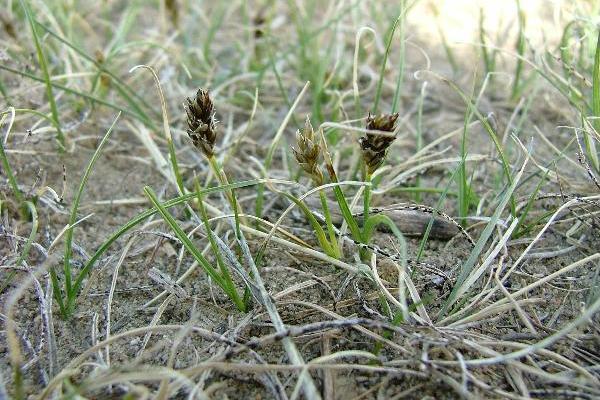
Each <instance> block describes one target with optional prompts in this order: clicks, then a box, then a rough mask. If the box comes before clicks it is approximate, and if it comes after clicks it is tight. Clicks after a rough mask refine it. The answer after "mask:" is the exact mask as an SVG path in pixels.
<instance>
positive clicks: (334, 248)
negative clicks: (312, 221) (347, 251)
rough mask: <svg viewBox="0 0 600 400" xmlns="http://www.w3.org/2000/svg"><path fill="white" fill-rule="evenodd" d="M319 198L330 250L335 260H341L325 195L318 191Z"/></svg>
mask: <svg viewBox="0 0 600 400" xmlns="http://www.w3.org/2000/svg"><path fill="white" fill-rule="evenodd" d="M319 197H320V198H321V208H322V209H323V214H324V215H325V224H327V232H328V233H329V241H330V242H331V249H332V251H333V252H334V254H335V258H341V256H342V253H341V250H340V246H339V244H338V241H337V237H336V236H335V230H334V229H333V222H332V221H331V213H330V212H329V206H328V205H327V198H326V197H325V193H324V192H323V191H320V192H319Z"/></svg>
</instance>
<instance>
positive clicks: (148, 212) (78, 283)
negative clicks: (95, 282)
mask: <svg viewBox="0 0 600 400" xmlns="http://www.w3.org/2000/svg"><path fill="white" fill-rule="evenodd" d="M263 182H264V180H261V179H252V180H249V181H241V182H236V183H232V184H229V185H227V186H217V187H212V188H208V189H204V190H203V191H202V194H203V195H206V194H209V193H213V192H219V191H223V190H228V189H234V188H243V187H248V186H254V185H258V184H260V183H263ZM195 196H196V193H187V194H185V195H183V196H179V197H176V198H174V199H172V200H169V201H167V202H165V203H163V207H164V208H165V209H168V208H171V207H174V206H177V205H179V204H183V203H185V202H187V201H189V200H191V199H193V198H194V197H195ZM157 212H158V210H157V209H156V208H152V209H150V210H146V211H144V212H142V213H141V214H139V215H138V216H137V217H135V218H133V219H131V220H129V221H128V222H127V223H125V224H124V225H123V226H121V227H120V228H119V229H117V230H116V231H115V232H114V233H113V234H112V235H110V236H109V237H108V238H107V239H106V240H105V241H104V242H103V243H102V244H101V245H100V247H98V249H97V250H96V252H95V253H94V255H93V256H92V257H91V258H90V259H89V260H88V262H87V263H86V264H85V266H84V267H83V268H82V269H81V271H80V272H79V274H78V275H77V279H75V282H74V284H73V293H78V292H79V290H80V289H81V285H82V284H83V280H84V279H85V278H86V277H87V276H88V275H89V273H90V272H91V270H92V268H93V267H94V265H95V264H96V263H97V262H98V260H100V257H102V255H103V254H104V253H105V252H106V251H107V250H108V248H109V247H110V246H111V245H112V244H113V243H114V242H115V241H116V240H117V239H119V238H120V237H121V236H123V235H124V234H125V233H127V232H129V231H130V230H131V229H133V228H135V227H136V226H138V225H139V224H141V223H142V222H144V221H145V220H146V219H148V218H150V217H151V216H153V215H154V214H156V213H157Z"/></svg>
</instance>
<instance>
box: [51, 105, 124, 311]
mask: <svg viewBox="0 0 600 400" xmlns="http://www.w3.org/2000/svg"><path fill="white" fill-rule="evenodd" d="M120 116H121V114H118V115H117V117H116V118H115V119H114V121H113V123H112V125H111V126H110V128H108V131H107V132H106V134H105V135H104V137H103V138H102V141H101V142H100V144H99V145H98V147H97V148H96V151H94V154H93V155H92V158H91V159H90V162H89V163H88V165H87V167H86V169H85V172H84V173H83V176H82V177H81V182H80V183H79V188H78V189H77V193H76V194H75V198H74V199H73V204H72V205H71V215H70V217H69V227H68V228H67V231H66V232H65V253H64V264H63V269H64V273H65V293H66V295H67V299H68V300H67V313H70V311H71V306H72V305H73V302H74V301H75V296H76V294H77V293H76V292H74V291H73V285H72V282H71V280H72V278H73V277H72V275H71V255H72V251H73V249H72V242H73V230H74V225H75V222H76V221H77V210H78V208H79V202H80V201H81V196H82V195H83V190H84V189H85V185H86V184H87V181H88V179H89V177H90V174H91V172H92V169H93V168H94V165H95V164H96V161H97V160H98V158H100V154H101V152H102V149H103V148H104V146H105V145H106V143H107V142H108V139H109V138H110V136H111V134H112V132H113V128H114V127H115V125H116V124H117V121H118V120H119V117H120ZM63 317H67V315H63Z"/></svg>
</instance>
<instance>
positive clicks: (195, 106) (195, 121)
mask: <svg viewBox="0 0 600 400" xmlns="http://www.w3.org/2000/svg"><path fill="white" fill-rule="evenodd" d="M185 112H186V113H187V123H188V129H187V134H188V136H189V137H190V139H192V142H193V143H194V146H196V148H198V149H199V150H200V151H202V153H204V155H205V156H206V157H212V156H213V155H214V154H215V153H214V148H215V141H216V140H217V130H216V127H217V120H216V119H215V107H214V105H213V102H212V100H211V99H210V96H209V94H208V91H207V90H204V89H198V92H196V97H195V98H193V99H192V98H189V97H188V98H187V99H186V104H185Z"/></svg>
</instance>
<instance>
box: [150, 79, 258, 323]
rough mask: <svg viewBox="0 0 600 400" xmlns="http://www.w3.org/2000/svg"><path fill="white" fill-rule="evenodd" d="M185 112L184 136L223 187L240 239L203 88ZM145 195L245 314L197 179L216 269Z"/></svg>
mask: <svg viewBox="0 0 600 400" xmlns="http://www.w3.org/2000/svg"><path fill="white" fill-rule="evenodd" d="M185 112H186V114H187V125H188V128H187V134H188V136H189V137H190V139H192V143H193V144H194V146H195V147H196V148H197V149H198V150H199V151H200V152H201V153H202V154H203V155H204V157H205V158H206V159H207V160H208V163H209V165H210V167H211V169H212V171H213V173H214V174H215V175H216V176H217V178H218V180H219V182H220V184H221V186H222V187H224V188H225V189H224V192H225V195H226V197H227V199H228V201H229V203H230V205H231V208H232V209H233V211H234V215H235V222H236V236H238V237H239V232H240V229H239V218H238V214H239V206H238V203H237V200H236V197H235V194H234V192H233V190H231V189H230V188H228V180H227V176H226V175H225V172H224V171H223V169H222V167H221V165H220V164H219V162H218V161H217V159H216V157H215V143H216V140H217V137H218V132H217V120H216V118H215V107H214V104H213V101H212V99H211V97H210V94H209V92H208V91H207V90H204V89H199V90H198V91H197V92H196V95H195V96H194V97H192V98H187V99H186V102H185ZM144 192H145V193H146V195H147V196H148V198H149V199H150V201H151V202H152V204H153V205H154V207H155V208H156V209H157V210H158V212H159V213H160V214H161V216H162V217H163V219H164V220H165V222H166V223H167V224H168V225H169V227H170V228H171V229H172V230H173V232H174V233H175V235H176V236H177V238H178V239H179V240H180V241H181V243H182V244H183V246H184V247H185V249H186V250H187V251H188V252H189V253H190V254H191V255H192V256H193V257H194V259H195V260H196V261H197V262H198V264H199V265H200V266H201V267H202V269H203V270H204V271H205V272H206V273H207V274H208V276H210V278H211V279H212V280H213V282H215V283H216V284H217V285H218V286H219V287H220V288H221V289H222V290H223V292H224V293H225V294H226V295H227V296H228V297H229V298H230V299H231V301H232V302H233V303H234V304H235V306H236V307H237V308H238V310H240V311H242V312H245V311H246V310H247V309H248V300H249V296H248V293H247V292H246V293H245V294H243V295H242V294H240V293H239V292H238V289H237V288H236V286H235V283H234V282H233V279H232V277H231V273H230V271H229V268H228V266H227V264H226V263H225V261H224V255H223V254H222V251H221V249H220V248H219V246H218V245H217V238H216V236H215V234H214V233H213V231H212V230H211V227H210V223H209V220H208V215H207V213H206V207H205V205H204V198H203V196H202V194H201V193H202V191H201V189H200V185H199V183H198V181H197V180H196V199H197V201H198V204H199V209H200V214H201V220H202V223H203V225H204V228H205V231H206V232H207V236H208V238H209V242H210V245H211V249H212V251H213V253H214V256H215V260H216V263H217V267H218V268H215V267H214V266H213V265H212V264H211V263H210V262H209V261H208V260H207V259H206V257H205V256H204V255H203V254H202V252H201V251H200V250H199V249H198V247H197V246H196V245H194V243H193V242H192V240H191V239H190V238H189V237H188V235H186V233H185V232H184V231H183V229H182V228H181V227H180V226H179V224H178V223H177V221H176V220H175V219H174V218H173V216H172V215H171V214H170V213H169V212H168V211H167V210H166V208H165V206H164V205H162V204H161V203H160V201H159V200H158V198H157V196H156V194H155V193H154V191H153V190H152V189H151V188H149V187H146V188H145V189H144Z"/></svg>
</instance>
